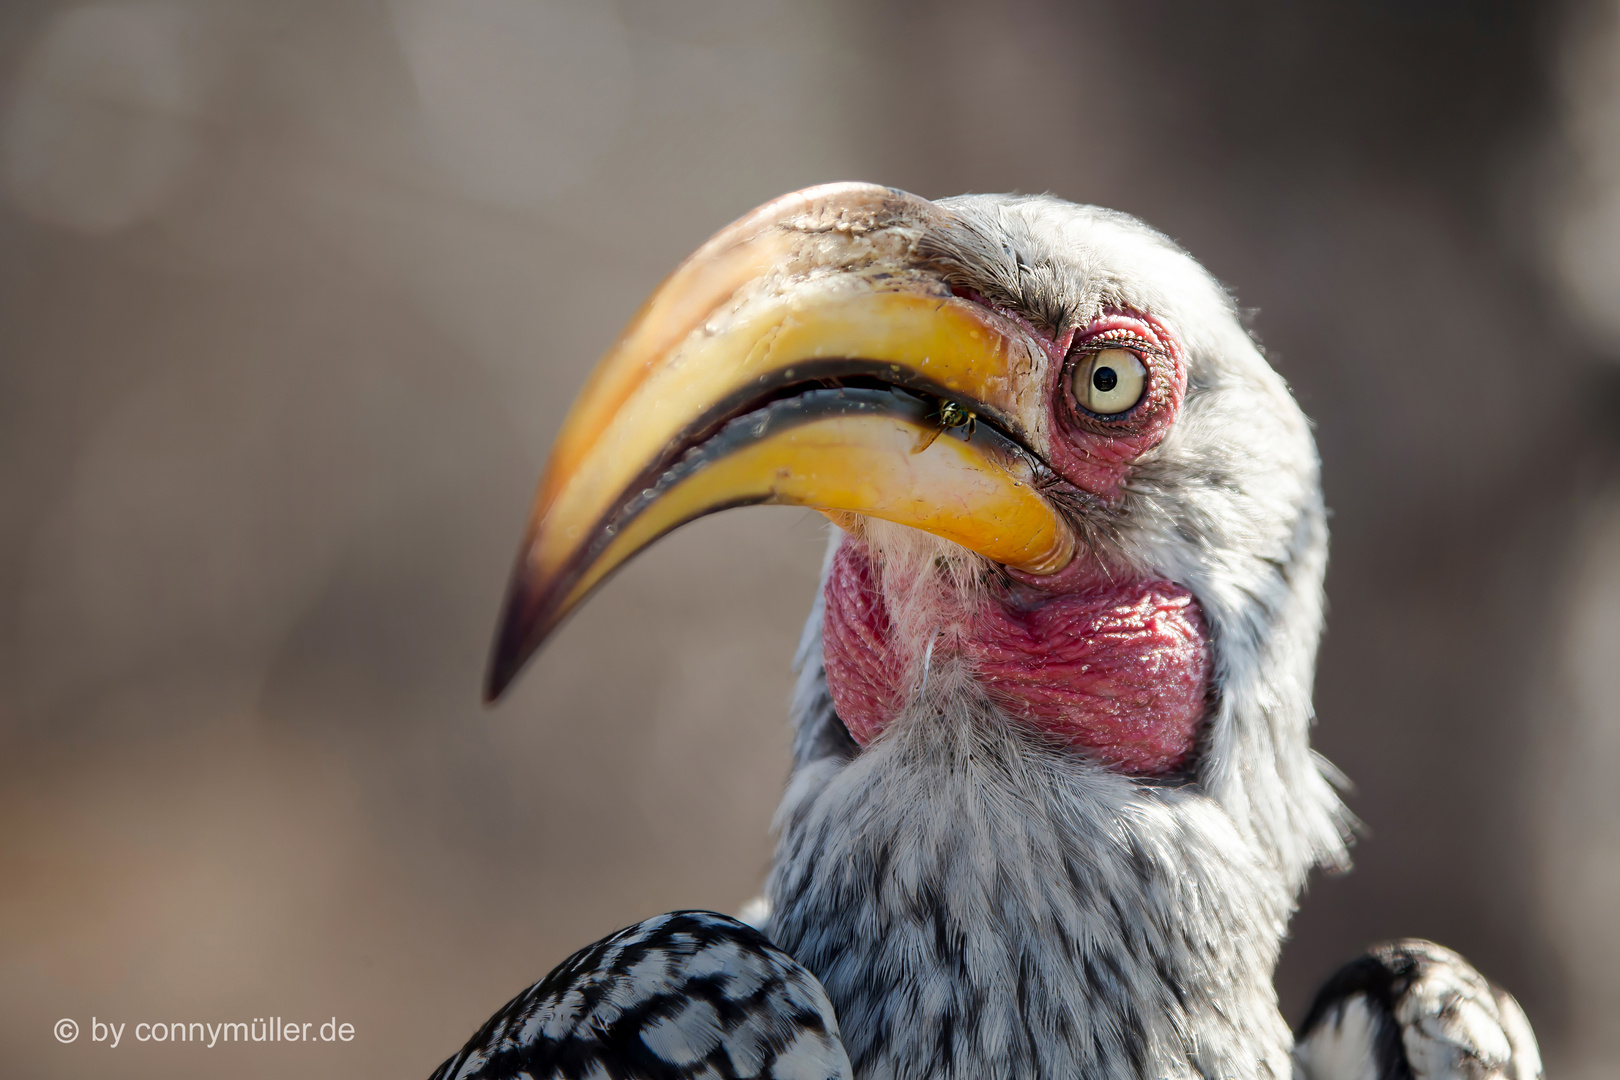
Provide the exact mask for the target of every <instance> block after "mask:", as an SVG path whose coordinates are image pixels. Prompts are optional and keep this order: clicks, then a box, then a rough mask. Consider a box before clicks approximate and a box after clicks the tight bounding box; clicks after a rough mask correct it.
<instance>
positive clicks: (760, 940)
mask: <svg viewBox="0 0 1620 1080" xmlns="http://www.w3.org/2000/svg"><path fill="white" fill-rule="evenodd" d="M517 1077H525V1078H530V1080H549V1078H553V1077H555V1078H566V1080H687V1078H693V1080H696V1078H699V1077H702V1078H715V1080H745V1078H751V1077H759V1078H761V1080H764V1078H775V1080H849V1077H850V1069H849V1058H848V1057H847V1056H846V1054H845V1052H844V1045H843V1042H842V1040H841V1039H840V1038H839V1033H838V1023H837V1020H836V1018H835V1017H834V1014H833V1009H832V1005H831V1003H830V1002H828V1000H827V994H826V991H824V990H823V989H822V987H821V984H820V983H819V982H817V981H816V978H815V976H814V975H811V974H810V973H809V972H808V971H806V970H805V969H804V968H803V967H801V966H800V965H799V964H798V963H797V962H796V961H795V960H794V959H793V958H792V957H791V956H789V955H787V954H786V953H784V952H782V951H781V950H780V949H778V948H776V947H775V946H773V945H772V944H771V943H770V942H769V941H767V940H766V939H765V936H764V935H763V934H761V933H760V932H759V931H758V930H755V929H754V928H753V927H751V926H748V925H746V924H745V923H741V922H738V921H737V920H736V919H730V918H727V917H726V916H724V915H716V914H714V913H713V912H708V911H677V912H672V913H670V914H668V915H660V916H658V917H657V918H653V919H648V920H647V921H646V922H643V923H638V924H636V925H635V926H631V927H626V928H625V929H623V930H620V931H619V932H618V933H616V934H612V935H610V936H608V937H605V938H603V939H602V940H601V941H598V942H597V943H596V944H594V945H591V946H588V947H587V948H584V949H581V950H580V951H579V952H577V953H575V954H574V955H573V956H571V957H569V958H568V959H567V960H565V961H564V962H563V963H562V964H560V965H558V967H557V968H556V970H554V971H553V972H552V973H551V974H550V975H547V976H546V977H545V978H544V979H542V980H541V981H540V982H538V983H536V984H535V985H534V986H531V987H530V988H529V989H527V990H525V991H524V992H523V993H521V994H519V995H518V996H517V997H515V998H513V999H512V1000H511V1001H510V1002H508V1003H507V1005H506V1007H505V1008H503V1009H501V1010H500V1012H498V1013H496V1014H495V1015H494V1016H492V1017H491V1018H490V1020H489V1022H488V1023H486V1024H485V1025H484V1026H483V1028H482V1029H480V1030H479V1032H478V1034H476V1035H474V1036H473V1037H472V1039H471V1040H470V1041H469V1042H468V1043H467V1045H466V1046H464V1047H462V1049H461V1052H460V1053H458V1054H456V1055H455V1056H454V1057H452V1058H451V1059H450V1060H449V1061H446V1062H445V1063H444V1064H443V1065H441V1066H440V1067H439V1069H438V1071H437V1072H435V1073H434V1074H433V1078H432V1080H515V1078H517Z"/></svg>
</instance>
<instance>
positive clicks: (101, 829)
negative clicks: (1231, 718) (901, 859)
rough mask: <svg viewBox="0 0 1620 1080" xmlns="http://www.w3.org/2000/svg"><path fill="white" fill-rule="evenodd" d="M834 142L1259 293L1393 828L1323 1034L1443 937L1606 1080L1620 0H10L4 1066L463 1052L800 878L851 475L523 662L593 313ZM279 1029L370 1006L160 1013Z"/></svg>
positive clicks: (427, 1056)
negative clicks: (508, 581) (775, 849)
mask: <svg viewBox="0 0 1620 1080" xmlns="http://www.w3.org/2000/svg"><path fill="white" fill-rule="evenodd" d="M837 179H868V180H875V181H880V182H883V183H888V184H893V185H896V186H900V187H904V188H907V189H909V190H912V191H915V192H918V193H920V194H923V195H930V196H937V195H946V194H953V193H956V192H961V191H967V190H974V191H986V190H994V191H1000V190H1023V191H1040V190H1050V191H1052V192H1055V193H1057V194H1059V195H1062V196H1064V197H1066V198H1070V199H1074V200H1079V201H1086V202H1096V203H1102V204H1106V205H1109V206H1113V207H1117V208H1119V209H1122V210H1126V211H1130V212H1132V213H1135V214H1138V215H1140V216H1142V217H1144V218H1146V219H1147V220H1148V221H1150V222H1151V223H1153V224H1155V225H1157V226H1158V227H1159V228H1161V229H1163V230H1165V231H1166V232H1168V233H1169V234H1170V235H1172V236H1173V237H1175V238H1177V239H1178V240H1180V241H1181V242H1182V243H1183V244H1185V245H1186V246H1187V247H1188V248H1189V249H1190V250H1191V251H1192V252H1193V253H1194V254H1195V255H1196V256H1198V257H1199V258H1200V259H1202V260H1203V261H1204V262H1205V263H1206V265H1208V266H1209V267H1210V268H1211V269H1212V270H1213V271H1214V273H1215V274H1216V275H1217V276H1219V277H1220V278H1221V279H1222V280H1224V281H1227V282H1229V283H1231V284H1232V285H1233V286H1234V288H1235V289H1236V291H1237V295H1238V297H1239V300H1240V302H1241V303H1242V304H1243V305H1244V306H1245V307H1250V308H1255V309H1257V314H1256V315H1255V317H1254V326H1255V327H1256V329H1257V332H1258V333H1259V335H1260V336H1261V338H1262V339H1263V341H1264V342H1265V344H1266V346H1267V348H1268V350H1269V351H1270V353H1271V355H1272V356H1273V358H1274V361H1275V363H1276V365H1277V366H1278V368H1279V369H1280V370H1281V371H1282V372H1283V374H1284V375H1285V376H1286V377H1287V378H1288V379H1289V380H1290V381H1291V383H1292V384H1293V386H1294V388H1295V390H1296V392H1297V393H1298V395H1299V397H1300V399H1301V401H1302V402H1303V403H1304V405H1305V408H1306V410H1307V411H1308V412H1309V413H1310V414H1311V415H1312V416H1313V417H1314V418H1315V420H1316V422H1317V434H1318V438H1319V440H1320V444H1321V450H1322V456H1323V459H1324V463H1325V477H1326V485H1327V493H1328V499H1329V503H1330V505H1331V506H1332V507H1333V510H1334V518H1333V527H1334V554H1333V563H1332V569H1331V572H1330V574H1329V579H1328V588H1329V595H1330V600H1331V613H1330V617H1329V630H1328V636H1327V640H1326V646H1325V650H1324V652H1323V655H1322V665H1321V671H1320V676H1319V680H1318V691H1317V702H1318V709H1319V714H1320V726H1319V733H1318V745H1319V747H1320V748H1321V750H1322V751H1323V752H1324V753H1325V754H1326V755H1327V756H1328V757H1330V758H1331V759H1332V760H1333V761H1335V762H1336V763H1337V764H1338V765H1339V766H1341V767H1342V768H1343V769H1344V770H1345V771H1346V772H1347V773H1348V774H1349V775H1350V776H1351V778H1352V779H1353V780H1354V781H1355V783H1356V785H1357V789H1356V792H1355V794H1354V796H1353V798H1352V804H1353V806H1354V808H1355V809H1356V811H1357V812H1358V813H1359V814H1360V815H1361V817H1362V818H1363V819H1364V820H1365V821H1366V823H1367V826H1368V835H1367V836H1366V838H1365V839H1364V840H1363V842H1362V843H1361V844H1360V845H1359V847H1358V849H1357V858H1358V865H1357V868H1356V869H1355V871H1354V872H1353V873H1352V874H1350V875H1349V876H1347V877H1343V878H1335V879H1317V880H1315V881H1313V883H1312V885H1311V887H1310V890H1309V892H1308V893H1307V894H1306V896H1305V897H1304V900H1303V906H1302V908H1301V911H1300V914H1299V916H1298V917H1297V919H1296V921H1295V923H1294V938H1293V940H1292V941H1291V943H1290V944H1289V946H1288V948H1287V951H1286V954H1285V957H1284V961H1283V965H1282V970H1281V972H1280V975H1279V982H1280V986H1281V990H1282V995H1283V999H1284V1006H1285V1009H1286V1010H1287V1013H1288V1015H1289V1018H1290V1019H1291V1020H1294V1021H1297V1020H1298V1019H1299V1017H1300V1014H1301V1013H1302V1011H1303V1008H1304V1006H1305V1003H1306V1001H1307V999H1308V996H1309V994H1310V993H1311V991H1312V990H1313V989H1314V987H1315V986H1316V984H1317V983H1318V981H1319V980H1320V979H1322V978H1323V977H1324V976H1325V975H1326V974H1327V973H1328V972H1329V971H1330V970H1331V969H1332V968H1333V967H1334V966H1336V965H1337V963H1339V962H1340V961H1342V960H1344V959H1347V958H1348V957H1350V956H1351V955H1353V954H1354V953H1355V952H1356V951H1358V950H1359V949H1361V948H1362V947H1363V946H1364V945H1365V944H1367V943H1368V942H1370V941H1373V940H1376V939H1379V938H1384V937H1390V936H1398V935H1409V934H1412V935H1425V936H1430V937H1434V938H1436V939H1438V940H1440V941H1442V942H1444V943H1446V944H1448V945H1451V946H1453V947H1455V948H1457V949H1459V950H1461V951H1462V952H1463V953H1465V954H1466V955H1468V956H1469V957H1470V958H1472V959H1473V960H1474V961H1475V962H1476V963H1477V964H1478V965H1479V967H1480V968H1482V969H1483V970H1484V971H1485V972H1486V973H1487V974H1488V975H1490V976H1492V977H1493V978H1496V979H1499V980H1501V981H1502V982H1504V983H1506V984H1507V985H1508V986H1509V987H1510V988H1511V989H1512V990H1513V991H1514V992H1515V993H1516V994H1518V995H1519V997H1520V999H1521V1000H1522V1001H1523V1003H1524V1005H1525V1006H1526V1008H1527V1009H1528V1011H1529V1012H1530V1015H1531V1016H1532V1018H1533V1019H1534V1021H1535V1023H1536V1025H1537V1027H1538V1029H1539V1031H1540V1033H1541V1036H1542V1040H1543V1047H1544V1050H1545V1052H1546V1054H1547V1057H1548V1058H1549V1062H1550V1064H1551V1065H1552V1066H1553V1068H1554V1069H1555V1070H1556V1075H1558V1076H1561V1077H1572V1078H1582V1077H1592V1078H1596V1077H1599V1076H1603V1075H1609V1072H1608V1070H1609V1069H1611V1068H1612V1062H1613V1061H1614V1060H1615V1059H1616V1057H1617V1055H1620V1025H1617V1024H1616V1023H1615V1019H1614V1018H1615V1017H1616V1016H1617V1015H1620V920H1617V919H1616V918H1615V912H1616V911H1617V910H1620V792H1617V781H1616V779H1615V777H1616V776H1617V775H1620V715H1617V713H1620V470H1617V469H1616V459H1617V450H1620V439H1617V438H1616V431H1617V425H1620V392H1617V387H1620V377H1617V376H1620V367H1617V366H1616V362H1617V361H1620V6H1617V5H1616V4H1615V3H1613V2H1607V3H1592V4H1578V3H1577V4H1567V3H1566V4H1549V3H1536V2H1534V0H1522V2H1507V0H1501V2H1496V0H1492V2H1476V0H1409V2H1396V0H1377V2H1364V0H1343V2H1334V3H1322V4H1311V5H1303V4H1291V3H1286V2H1283V0H1277V2H1260V0H1240V2H1238V3H1233V4H1222V5H1209V4H1203V3H1197V2H1194V0H1186V2H1172V0H1130V2H1125V0H1118V2H1090V3H1071V4H1056V3H1039V2H1035V0H1025V2H1011V3H1007V4H983V3H970V2H953V3H935V4H922V3H915V4H908V3H877V4H874V3H868V2H855V0H844V2H834V3H823V4H813V5H812V4H791V3H783V2H769V0H704V2H698V3H666V2H663V0H621V2H619V3H616V4H613V3H607V2H596V0H592V2H587V0H392V2H388V0H355V2H336V3H335V2H331V0H130V2H117V0H108V2H97V3H55V2H43V0H6V2H5V3H4V5H3V6H0V1061H4V1062H5V1066H4V1071H5V1072H6V1073H7V1074H8V1075H14V1076H29V1077H35V1078H41V1080H44V1078H55V1077H89V1076H118V1077H164V1078H193V1077H194V1078H203V1077H215V1076H222V1075H231V1076H238V1077H285V1076H289V1075H298V1076H303V1077H325V1076H331V1077H337V1076H345V1077H346V1076H354V1075H365V1076H384V1075H390V1076H423V1075H426V1074H427V1073H428V1072H429V1071H430V1070H431V1069H432V1068H433V1067H434V1066H435V1065H436V1064H437V1063H438V1062H439V1061H440V1060H441V1059H442V1058H443V1057H445V1056H446V1055H448V1054H449V1053H451V1052H452V1051H453V1050H455V1049H456V1048H457V1047H458V1046H459V1044H460V1043H461V1042H462V1041H463V1040H464V1039H465V1038H466V1037H467V1036H468V1035H469V1034H471V1032H472V1031H473V1030H474V1029H475V1028H476V1027H477V1026H478V1024H479V1023H481V1022H482V1020H483V1019H484V1018H485V1017H486V1016H487V1015H488V1014H489V1013H490V1012H491V1011H492V1010H493V1009H495V1008H496V1007H497V1006H499V1005H500V1004H501V1003H502V1002H503V1001H505V1000H506V999H507V997H508V996H510V995H511V994H513V993H515V992H516V991H518V990H519V989H521V988H522V987H523V986H525V985H526V984H527V983H528V982H529V981H531V980H533V979H535V978H537V977H539V976H540V975H542V974H544V973H545V972H546V971H547V970H548V969H549V968H550V967H551V966H552V965H553V964H555V963H556V962H557V961H559V960H560V959H562V958H563V957H564V956H565V955H566V954H567V953H568V952H570V951H572V950H573V949H574V948H576V947H578V946H580V945H582V944H584V943H586V942H588V941H590V940H592V939H594V938H596V937H597V936H599V935H601V934H603V933H605V932H607V931H610V930H613V929H615V928H617V927H619V926H621V925H623V924H626V923H629V922H631V921H634V920H637V919H640V918H642V917H645V916H647V915H650V914H653V913H656V912H660V911H664V910H667V909H671V908H677V907H707V908H718V909H720V910H733V909H736V908H737V907H738V906H739V905H741V904H742V903H743V902H744V901H745V900H747V899H748V898H749V897H750V896H751V895H753V893H754V892H755V890H756V889H757V887H758V885H759V883H760V880H761V876H762V873H763V871H764V869H765V867H766V862H767V858H768V854H769V837H768V824H769V819H770V815H771V811H772V809H773V807H774V804H775V800H776V797H777V793H778V791H779V789H780V785H781V781H782V779H783V776H784V774H785V770H786V767H787V756H786V741H787V740H786V731H785V708H784V706H785V700H786V697H787V694H788V688H789V682H790V678H789V672H788V664H789V658H790V654H791V652H792V648H793V644H794V641H795V638H796V635H797V632H798V627H799V624H800V621H801V619H802V617H803V615H804V613H805V611H806V610H807V608H808V607H809V604H810V601H811V597H812V595H813V592H814V588H815V580H816V572H817V568H818V561H819V556H820V550H821V547H822V545H823V543H824V536H825V526H824V525H823V524H821V522H820V519H819V518H816V517H814V516H811V515H805V514H801V513H798V512H793V511H781V510H754V511H744V512H737V513H733V514H728V515H722V516H721V517H718V518H714V519H710V520H708V521H705V522H702V523H699V524H698V525H696V526H694V527H691V528H689V529H687V530H685V531H684V532H682V533H680V534H678V535H676V536H675V537H673V538H671V539H669V540H667V541H665V542H663V543H661V544H660V545H658V546H657V547H656V548H654V549H653V550H652V551H651V552H650V553H648V554H647V555H645V556H644V557H642V558H641V559H640V560H638V561H637V562H636V563H635V564H634V565H633V566H632V567H631V568H630V569H629V570H628V571H626V572H625V573H623V574H622V575H621V576H620V577H618V578H617V579H616V580H615V581H614V582H613V583H612V584H611V585H610V586H609V587H608V588H607V589H606V590H605V591H604V592H603V593H602V594H601V595H600V596H599V597H598V598H597V599H596V600H595V601H594V602H593V603H591V604H590V605H589V606H588V607H587V608H586V609H585V611H584V612H583V613H582V614H581V615H580V616H579V617H578V618H577V619H575V621H574V622H573V623H572V624H570V625H569V626H568V627H567V629H566V630H565V632H563V633H562V634H561V635H560V636H559V637H558V638H557V639H556V641H555V642H554V643H553V644H552V645H551V646H550V647H549V648H548V650H547V651H546V652H545V654H544V655H543V656H541V657H540V658H539V660H538V662H537V663H535V664H534V665H533V666H532V668H531V669H530V670H529V672H528V673H527V675H526V676H525V677H524V679H523V680H522V682H521V683H520V685H519V686H518V687H517V690H516V692H515V693H514V694H513V695H512V696H511V698H510V700H508V701H507V702H506V703H505V704H503V705H502V706H501V707H499V708H498V709H496V710H494V711H493V712H486V711H485V710H483V709H482V708H481V707H480V706H479V705H478V702H477V691H478V683H479V677H480V673H481V666H482V662H483V654H484V650H485V647H486V644H487V642H488V640H489V634H490V631H491V629H492V627H493V622H494V616H495V611H496V605H497V602H498V599H499V593H500V590H501V588H502V586H503V584H504V578H505V574H506V571H507V568H508V566H509V560H510V558H511V556H512V554H513V550H514V547H515V544H516V541H517V538H518V533H519V530H520V528H521V522H522V519H523V516H524V513H525V510H526V507H527V502H528V499H529V496H530V493H531V489H532V485H533V483H534V481H535V479H536V477H537V475H538V471H539V466H540V462H541V459H542V457H543V455H544V453H545V450H546V448H547V446H548V443H549V441H550V438H551V436H552V434H553V432H554V431H555V428H556V425H557V423H558V421H559V419H560V417H561V415H562V413H563V410H564V409H565V408H566V407H567V404H568V402H569V400H570V399H571V397H572V395H573V394H574V392H575V390H576V389H577V388H578V387H579V385H580V383H581V382H582V380H583V379H584V377H585V374H586V371H587V370H588V368H589V366H590V365H591V363H592V362H593V361H594V360H595V358H596V356H597V355H598V353H599V352H600V351H601V350H602V349H603V348H604V347H605V346H606V345H607V344H608V343H609V342H610V340H611V339H612V337H613V336H614V334H615V333H616V331H617V330H618V328H619V326H620V325H621V324H622V323H623V322H624V320H625V319H626V318H627V317H628V316H629V315H630V313H631V312H632V311H633V310H634V308H635V307H636V305H637V303H638V302H639V301H640V299H641V298H642V297H643V296H644V295H645V294H646V293H647V292H648V290H649V289H650V288H651V287H652V286H653V285H654V284H655V283H656V282H657V281H658V280H659V278H660V277H661V276H662V275H663V274H664V273H666V272H667V271H668V270H669V269H670V268H671V267H672V266H673V265H674V264H675V263H676V262H677V261H678V260H679V259H680V258H681V257H682V256H683V255H685V254H686V253H687V252H688V251H690V250H691V249H692V248H693V247H695V246H696V245H697V244H698V243H699V242H700V241H702V240H703V239H704V238H705V237H706V236H708V235H709V234H710V233H711V232H713V231H714V230H715V229H716V228H718V227H719V226H721V225H723V224H725V223H726V222H727V221H728V220H730V219H731V218H733V217H735V216H737V215H739V214H741V213H742V212H744V211H746V210H748V209H749V208H751V207H752V206H754V205H755V204H757V203H759V202H762V201H764V200H765V199H767V198H769V197H771V196H774V195H777V194H780V193H782V192H785V191H788V190H791V189H794V188H799V187H803V186H805V185H808V184H812V183H817V182H820V181H827V180H837ZM276 1016H279V1017H282V1018H285V1019H287V1020H291V1021H298V1022H302V1021H312V1022H321V1021H325V1020H327V1019H328V1018H335V1019H336V1021H337V1022H339V1023H349V1024H352V1025H353V1027H354V1030H355V1036H354V1038H353V1040H352V1041H350V1042H345V1043H334V1044H322V1043H319V1042H317V1043H315V1044H313V1045H309V1044H294V1043H282V1044H264V1043H259V1044H251V1043H250V1044H248V1045H232V1046H215V1047H214V1048H212V1049H209V1048H207V1047H206V1046H200V1045H196V1044H181V1045H174V1044H169V1045H157V1044H153V1043H150V1042H147V1043H138V1042H136V1041H135V1036H134V1033H133V1027H134V1025H135V1024H136V1023H138V1022H141V1021H162V1022H169V1021H210V1022H216V1023H217V1022H219V1021H225V1020H252V1019H254V1018H267V1017H276ZM60 1018H73V1019H75V1020H76V1021H77V1022H78V1023H79V1024H80V1025H81V1029H82V1033H81V1035H80V1036H79V1038H78V1040H77V1041H76V1042H73V1043H71V1044H62V1043H60V1042H58V1040H57V1039H56V1038H55V1037H53V1032H52V1025H53V1024H54V1023H55V1022H56V1021H57V1020H58V1019H60ZM92 1018H95V1021H96V1022H98V1023H105V1022H108V1021H112V1022H114V1023H122V1024H125V1025H127V1026H126V1028H125V1030H124V1032H123V1035H122V1037H121V1042H120V1045H118V1046H117V1047H116V1048H115V1047H113V1046H112V1045H111V1038H110V1037H109V1038H107V1039H106V1040H105V1041H99V1042H98V1041H96V1040H95V1037H94V1036H95V1034H96V1031H95V1029H93V1027H92Z"/></svg>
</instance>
